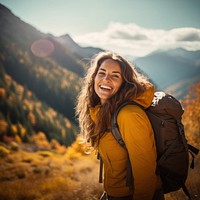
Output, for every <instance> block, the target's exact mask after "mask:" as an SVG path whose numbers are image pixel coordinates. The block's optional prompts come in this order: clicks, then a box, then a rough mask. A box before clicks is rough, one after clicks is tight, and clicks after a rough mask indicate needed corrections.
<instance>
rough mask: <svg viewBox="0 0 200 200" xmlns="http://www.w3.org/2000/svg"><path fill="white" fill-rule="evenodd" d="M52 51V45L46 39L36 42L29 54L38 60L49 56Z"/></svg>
mask: <svg viewBox="0 0 200 200" xmlns="http://www.w3.org/2000/svg"><path fill="white" fill-rule="evenodd" d="M53 51H54V44H53V43H52V42H51V41H50V40H47V39H41V40H36V41H34V42H33V43H32V45H31V52H32V53H33V54H34V55H35V56H37V57H40V58H44V57H47V56H49V55H51V53H52V52H53Z"/></svg>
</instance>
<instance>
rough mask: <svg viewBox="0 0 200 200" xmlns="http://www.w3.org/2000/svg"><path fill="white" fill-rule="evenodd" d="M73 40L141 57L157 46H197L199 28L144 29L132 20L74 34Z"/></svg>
mask: <svg viewBox="0 0 200 200" xmlns="http://www.w3.org/2000/svg"><path fill="white" fill-rule="evenodd" d="M74 40H75V41H76V42H77V43H79V44H80V45H81V46H93V47H100V48H102V49H104V50H111V51H115V52H117V53H120V54H123V55H128V56H134V57H140V56H145V55H147V54H149V53H151V52H153V51H156V50H167V49H174V48H184V49H186V50H190V51H196V50H200V29H195V28H176V29H171V30H162V29H146V28H143V27H140V26H138V25H136V24H133V23H130V24H122V23H118V22H112V23H110V24H109V26H108V27H107V28H106V29H105V30H103V31H101V32H91V33H88V34H85V35H80V36H76V37H74Z"/></svg>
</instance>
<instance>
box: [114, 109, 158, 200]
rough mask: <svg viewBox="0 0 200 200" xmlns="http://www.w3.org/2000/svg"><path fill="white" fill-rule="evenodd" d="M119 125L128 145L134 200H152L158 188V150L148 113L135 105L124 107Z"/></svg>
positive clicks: (120, 114) (119, 117) (119, 116)
mask: <svg viewBox="0 0 200 200" xmlns="http://www.w3.org/2000/svg"><path fill="white" fill-rule="evenodd" d="M117 120H118V125H119V129H120V132H121V134H122V138H123V140H124V142H125V144H126V147H127V150H128V153H129V157H130V161H131V166H132V173H133V183H134V184H133V187H134V188H133V191H134V198H133V199H134V200H151V199H153V195H154V193H155V191H156V188H157V181H158V177H157V176H156V173H155V172H156V148H155V142H154V135H153V130H152V127H151V124H150V122H149V120H148V117H147V116H146V113H145V112H144V111H143V110H142V109H141V108H139V107H138V106H135V105H128V106H126V107H124V108H123V109H122V110H121V111H120V113H119V115H118V119H117Z"/></svg>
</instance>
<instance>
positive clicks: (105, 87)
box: [100, 85, 112, 90]
mask: <svg viewBox="0 0 200 200" xmlns="http://www.w3.org/2000/svg"><path fill="white" fill-rule="evenodd" d="M100 88H101V89H107V90H111V89H112V88H111V87H109V86H105V85H100Z"/></svg>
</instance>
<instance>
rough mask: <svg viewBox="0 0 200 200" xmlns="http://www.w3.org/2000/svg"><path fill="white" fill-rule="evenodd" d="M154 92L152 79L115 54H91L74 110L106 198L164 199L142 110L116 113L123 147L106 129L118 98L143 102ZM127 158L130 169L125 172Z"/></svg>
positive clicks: (148, 101) (132, 108)
mask: <svg viewBox="0 0 200 200" xmlns="http://www.w3.org/2000/svg"><path fill="white" fill-rule="evenodd" d="M153 97H154V88H153V85H152V84H151V83H150V82H148V80H147V79H146V78H145V77H144V76H143V75H142V74H139V73H138V72H137V71H136V69H135V67H134V66H133V65H132V64H131V63H130V62H128V61H127V60H126V59H124V58H123V57H121V56H120V55H118V54H115V53H112V52H100V53H99V54H97V55H96V56H95V57H94V59H93V60H92V62H91V66H90V68H89V70H88V73H87V75H86V77H85V84H84V85H83V88H82V90H81V92H80V95H79V97H78V102H77V107H76V111H77V114H78V117H79V124H80V128H81V134H82V136H83V138H85V140H86V141H87V140H89V141H91V145H92V146H93V147H94V148H96V149H97V150H98V153H99V155H100V156H101V158H102V160H103V163H104V189H105V191H106V194H107V199H108V200H118V199H123V200H132V199H134V200H150V199H151V200H162V199H164V195H163V192H162V187H161V181H160V177H159V176H158V175H156V149H155V141H154V134H153V129H152V127H151V124H150V122H149V120H148V117H147V115H146V113H145V112H144V110H143V109H142V108H140V107H138V106H136V105H128V106H125V107H124V108H122V109H121V110H120V112H119V114H118V119H117V120H118V125H119V129H120V132H121V135H122V138H123V140H124V142H125V145H126V149H125V148H122V147H121V146H120V145H119V144H118V142H117V140H116V139H115V138H114V136H113V134H112V132H111V131H110V128H111V119H112V116H113V114H114V113H115V112H114V111H115V110H116V109H117V108H118V106H119V105H120V104H121V103H122V102H124V101H127V100H133V101H135V102H137V103H138V104H140V105H141V106H142V107H143V108H147V107H149V106H150V105H151V102H152V99H153ZM147 152H148V153H147ZM129 159H130V162H131V169H132V172H133V174H128V172H127V162H128V160H129ZM129 175H130V176H129ZM127 178H130V180H131V181H130V182H128V181H127ZM129 183H130V184H129Z"/></svg>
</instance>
